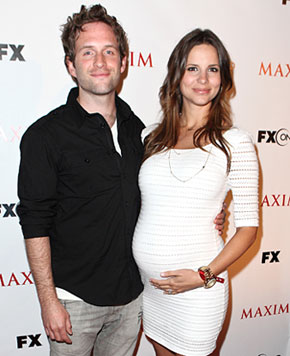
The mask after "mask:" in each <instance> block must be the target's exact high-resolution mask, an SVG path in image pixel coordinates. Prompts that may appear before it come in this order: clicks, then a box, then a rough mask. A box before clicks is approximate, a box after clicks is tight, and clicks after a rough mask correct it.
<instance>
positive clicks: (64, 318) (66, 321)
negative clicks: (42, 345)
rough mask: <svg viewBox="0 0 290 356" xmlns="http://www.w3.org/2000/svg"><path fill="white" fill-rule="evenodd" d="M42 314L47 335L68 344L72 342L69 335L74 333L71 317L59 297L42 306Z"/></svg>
mask: <svg viewBox="0 0 290 356" xmlns="http://www.w3.org/2000/svg"><path fill="white" fill-rule="evenodd" d="M41 314H42V321H43V326H44V329H45V332H46V335H47V336H48V337H49V338H50V339H51V340H56V341H58V342H66V343H67V344H71V343H72V341H71V339H70V338H69V336H68V335H72V326H71V322H70V317H69V314H68V312H67V311H66V310H65V308H64V307H63V305H62V304H61V303H60V302H59V300H58V299H56V300H55V301H53V302H49V303H47V305H45V306H42V313H41Z"/></svg>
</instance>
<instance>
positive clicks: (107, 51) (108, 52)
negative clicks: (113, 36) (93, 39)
mask: <svg viewBox="0 0 290 356" xmlns="http://www.w3.org/2000/svg"><path fill="white" fill-rule="evenodd" d="M106 54H114V52H113V51H112V50H111V49H107V50H106Z"/></svg>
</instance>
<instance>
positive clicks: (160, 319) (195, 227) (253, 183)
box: [133, 128, 258, 356]
mask: <svg viewBox="0 0 290 356" xmlns="http://www.w3.org/2000/svg"><path fill="white" fill-rule="evenodd" d="M224 137H225V138H226V140H227V141H228V142H229V143H230V145H231V153H232V160H231V170H230V173H229V174H228V175H227V172H226V169H227V161H226V157H225V155H224V153H223V152H222V151H221V150H220V149H218V148H216V147H215V146H213V145H212V144H210V145H207V146H206V147H205V149H206V150H207V152H204V151H202V150H201V149H184V150H182V149H174V150H173V149H172V150H170V151H167V152H162V153H159V154H156V155H153V156H151V157H150V158H149V159H147V160H146V161H145V162H144V163H143V165H142V167H141V170H140V174H139V185H140V189H141V195H142V207H141V212H140V215H139V220H138V223H137V225H136V229H135V234H134V239H133V253H134V257H135V260H136V262H137V264H138V267H139V269H140V273H141V277H142V280H143V283H144V286H145V287H144V296H143V300H144V301H143V326H144V331H145V334H146V335H148V336H149V337H151V338H152V339H153V340H155V341H157V342H158V343H160V344H162V345H163V346H165V347H167V348H168V349H170V350H172V351H174V352H177V353H180V354H182V355H186V356H206V355H208V354H210V353H211V352H212V351H213V350H214V349H215V344H216V339H217V336H218V334H219V332H220V330H221V327H222V324H223V321H224V317H225V313H226V309H227V300H228V281H227V273H226V272H225V273H222V274H221V275H220V277H223V278H225V283H224V284H221V283H216V285H215V286H214V287H213V288H211V289H204V288H197V289H195V290H191V291H188V292H185V293H180V294H176V295H166V294H163V292H162V291H161V290H159V289H155V288H154V287H153V286H151V284H150V283H149V279H150V278H158V279H161V277H160V273H161V272H164V271H172V270H176V269H183V268H190V269H194V270H197V269H198V267H200V266H206V265H208V264H209V263H210V262H211V261H212V260H213V259H214V258H215V257H216V256H217V255H218V254H219V252H220V251H221V250H222V248H223V240H222V238H221V237H220V236H219V235H218V232H217V230H216V229H215V225H214V223H213V221H214V218H215V216H216V215H217V214H218V213H219V212H220V210H221V207H222V203H223V201H224V199H225V196H226V194H227V192H228V190H229V189H231V190H232V194H233V200H234V220H235V225H236V227H240V226H257V225H258V164H257V157H256V153H255V149H254V146H253V143H252V140H251V138H250V136H249V135H248V134H247V133H245V132H243V131H241V130H239V129H236V128H234V129H231V130H229V131H227V132H226V133H225V135H224ZM169 157H170V160H169ZM204 164H205V168H204V169H202V170H201V168H202V166H203V165H204ZM198 172H199V173H198ZM190 177H192V178H191V179H189V178H190ZM179 179H181V180H183V181H180V180H179Z"/></svg>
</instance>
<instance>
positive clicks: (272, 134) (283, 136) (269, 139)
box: [257, 128, 290, 146]
mask: <svg viewBox="0 0 290 356" xmlns="http://www.w3.org/2000/svg"><path fill="white" fill-rule="evenodd" d="M257 141H258V142H259V143H261V142H264V143H276V144H277V145H279V146H286V145H287V144H288V143H289V141H290V135H289V131H288V130H287V129H285V128H282V129H279V130H276V131H270V130H259V131H258V138H257Z"/></svg>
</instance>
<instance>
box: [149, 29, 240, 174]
mask: <svg viewBox="0 0 290 356" xmlns="http://www.w3.org/2000/svg"><path fill="white" fill-rule="evenodd" d="M201 44H209V45H212V46H213V47H214V48H215V49H216V50H217V53H218V58H219V66H220V75H221V87H220V90H219V92H218V94H217V96H216V97H215V98H214V99H213V101H212V103H211V107H210V110H209V113H208V119H207V122H206V124H205V125H204V126H202V127H200V128H199V129H198V130H196V131H195V132H194V134H193V144H194V146H195V147H198V148H201V149H203V148H202V143H203V142H207V141H209V142H211V143H212V144H213V145H214V146H216V147H218V148H219V149H221V150H222V151H223V152H224V153H225V155H226V158H227V162H228V164H227V170H228V171H229V169H230V158H231V154H230V149H229V144H228V143H227V141H226V139H225V138H224V137H223V132H225V131H227V130H228V129H230V128H231V127H232V119H231V107H230V104H229V100H230V98H231V97H232V96H233V94H234V92H235V90H234V87H233V80H232V71H231V69H232V68H231V60H230V57H229V54H228V52H227V50H226V49H225V47H224V45H223V44H222V42H221V41H220V39H219V38H218V37H217V36H216V35H215V34H214V33H213V32H212V31H210V30H201V29H196V30H194V31H192V32H190V33H188V34H187V35H186V36H184V37H183V38H182V39H181V40H180V42H179V43H178V44H177V46H176V47H175V48H174V50H173V52H172V54H171V56H170V58H169V61H168V65H167V68H168V72H167V76H166V78H165V80H164V83H163V85H162V87H161V88H160V92H159V99H160V104H161V109H162V121H161V123H160V124H159V125H158V126H157V128H156V129H155V130H154V131H152V132H151V133H150V135H148V136H147V137H146V139H145V155H144V160H146V159H147V158H149V157H150V156H152V155H154V154H156V153H158V152H161V151H163V150H168V149H170V148H173V147H174V146H175V145H176V143H177V140H178V135H179V131H180V113H181V112H182V104H183V102H182V94H181V92H180V82H181V80H182V77H183V75H184V72H185V67H186V62H187V58H188V55H189V52H190V51H191V49H192V48H193V47H194V46H198V45H201Z"/></svg>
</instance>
